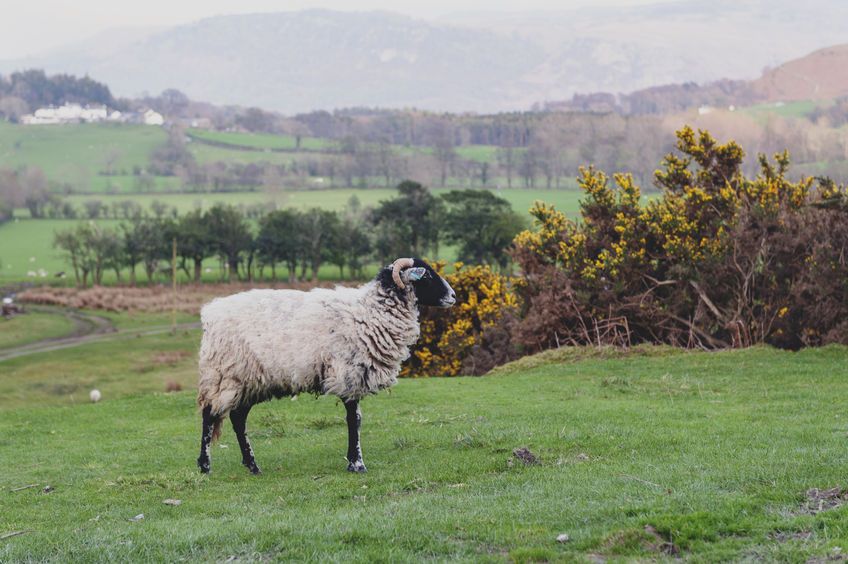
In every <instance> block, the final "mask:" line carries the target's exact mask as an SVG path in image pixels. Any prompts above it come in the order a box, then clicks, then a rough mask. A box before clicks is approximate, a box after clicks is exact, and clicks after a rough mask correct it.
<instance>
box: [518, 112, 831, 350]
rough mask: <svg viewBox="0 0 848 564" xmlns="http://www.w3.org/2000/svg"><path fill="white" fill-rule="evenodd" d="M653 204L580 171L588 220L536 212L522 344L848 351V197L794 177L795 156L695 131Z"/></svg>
mask: <svg viewBox="0 0 848 564" xmlns="http://www.w3.org/2000/svg"><path fill="white" fill-rule="evenodd" d="M677 139H678V141H677V149H678V151H679V154H670V155H668V156H667V157H666V158H665V159H664V161H663V163H662V166H663V168H662V170H659V171H657V172H656V174H655V179H656V184H657V186H658V187H659V188H660V189H661V190H662V192H661V195H660V197H658V198H655V199H652V200H651V201H649V202H647V203H645V202H644V201H643V198H642V196H641V193H640V190H639V187H638V186H636V185H635V184H634V182H633V178H632V177H631V176H630V175H626V174H616V175H614V177H613V184H612V185H611V184H610V181H609V178H608V177H607V176H606V175H605V174H604V173H603V172H600V171H597V170H595V169H594V168H591V167H589V168H584V169H581V176H580V178H579V183H580V186H581V188H582V189H583V191H584V192H585V194H586V198H585V199H584V200H583V202H582V203H581V220H582V221H580V222H573V221H571V220H569V219H567V218H566V217H565V216H564V215H563V214H562V213H561V212H558V211H557V210H555V209H554V208H553V207H550V206H546V205H544V204H542V203H537V204H536V205H535V207H534V208H533V209H532V210H531V215H532V216H533V217H534V219H535V223H534V226H533V228H532V229H530V230H527V231H524V232H522V233H520V234H519V235H518V236H517V237H516V238H515V242H514V243H515V245H514V246H515V248H514V250H513V256H514V258H515V260H516V261H517V263H518V264H519V265H520V266H521V268H522V269H523V272H524V277H525V283H524V284H523V285H522V287H521V290H520V291H521V294H522V297H523V302H524V308H523V311H522V314H523V315H522V319H521V320H520V322H518V323H516V324H515V325H514V328H513V331H512V334H513V338H514V341H515V342H516V343H517V344H518V345H520V346H523V347H525V348H527V349H529V350H541V349H545V348H551V347H555V346H559V345H561V344H587V343H594V344H603V343H613V344H632V343H637V342H660V343H669V344H673V345H678V346H700V347H709V348H713V347H725V346H747V345H750V344H754V343H770V344H774V345H778V346H782V347H789V348H797V347H801V346H807V345H818V344H824V343H829V342H842V343H845V342H848V321H846V319H848V194H846V191H845V189H844V188H839V187H837V186H835V185H834V184H833V183H832V182H830V181H829V180H826V179H811V178H804V179H801V180H799V181H797V182H793V181H791V180H790V179H789V178H788V177H787V171H788V166H789V156H788V154H786V153H782V154H778V155H775V157H774V161H773V162H770V161H769V160H768V159H767V158H766V157H764V156H762V155H760V156H759V167H760V171H759V173H758V175H757V176H756V177H755V178H753V179H748V178H746V177H745V176H744V175H743V174H742V171H741V167H742V161H743V158H744V152H743V150H742V149H741V148H740V147H739V146H738V145H737V144H736V143H734V142H732V141H731V142H728V143H726V144H720V143H718V142H716V141H715V139H713V138H712V137H711V136H710V134H709V133H707V132H705V131H699V132H698V133H697V134H696V133H695V132H694V131H693V130H692V129H690V128H688V127H687V128H684V129H682V130H681V131H679V132H678V133H677Z"/></svg>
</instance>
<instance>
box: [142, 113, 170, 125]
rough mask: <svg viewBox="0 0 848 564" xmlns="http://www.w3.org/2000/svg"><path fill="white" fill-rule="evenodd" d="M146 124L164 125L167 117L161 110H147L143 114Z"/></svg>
mask: <svg viewBox="0 0 848 564" xmlns="http://www.w3.org/2000/svg"><path fill="white" fill-rule="evenodd" d="M143 119H144V124H145V125H162V124H164V123H165V118H164V117H163V116H162V114H160V113H159V112H156V111H153V110H147V111H146V112H144V115H143Z"/></svg>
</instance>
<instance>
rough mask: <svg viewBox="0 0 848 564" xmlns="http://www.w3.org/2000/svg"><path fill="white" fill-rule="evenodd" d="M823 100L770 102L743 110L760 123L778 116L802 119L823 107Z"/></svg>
mask: <svg viewBox="0 0 848 564" xmlns="http://www.w3.org/2000/svg"><path fill="white" fill-rule="evenodd" d="M823 103H825V101H822V100H798V101H794V102H769V103H766V104H755V105H753V106H748V107H746V108H742V111H744V112H746V113H748V114H750V115H751V116H752V117H754V118H756V119H757V120H759V121H765V120H766V119H767V118H768V116H770V115H776V116H780V117H784V118H802V117H805V116H807V115H808V114H810V113H812V112H813V110H815V109H816V107H818V106H820V105H822V104H823Z"/></svg>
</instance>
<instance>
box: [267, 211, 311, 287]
mask: <svg viewBox="0 0 848 564" xmlns="http://www.w3.org/2000/svg"><path fill="white" fill-rule="evenodd" d="M301 215H302V214H301V213H300V212H298V211H297V210H293V209H284V210H275V211H272V212H271V213H268V214H266V215H265V216H263V217H262V218H261V219H260V220H259V235H258V236H257V237H256V245H257V251H258V253H259V259H260V260H261V261H262V262H263V263H264V264H266V265H271V276H272V277H273V278H274V280H276V279H277V271H276V264H277V263H278V262H282V263H284V264H285V265H286V266H287V267H288V275H289V276H288V279H289V282H294V281H295V277H296V273H297V262H298V259H299V258H300V254H301V244H300V225H301Z"/></svg>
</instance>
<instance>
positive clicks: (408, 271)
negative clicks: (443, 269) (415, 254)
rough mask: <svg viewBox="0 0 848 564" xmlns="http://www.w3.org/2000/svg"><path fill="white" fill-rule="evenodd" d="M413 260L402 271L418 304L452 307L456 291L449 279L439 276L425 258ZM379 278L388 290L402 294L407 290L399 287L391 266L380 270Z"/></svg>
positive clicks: (404, 279) (402, 275) (402, 276)
mask: <svg viewBox="0 0 848 564" xmlns="http://www.w3.org/2000/svg"><path fill="white" fill-rule="evenodd" d="M412 260H413V265H412V266H411V267H408V268H405V269H404V270H403V271H402V273H401V278H402V279H403V281H404V283H405V284H406V285H407V287H409V286H412V290H413V291H414V292H415V298H416V300H417V301H418V304H419V305H426V306H433V307H451V306H452V305H453V304H455V303H456V292H454V291H453V288H451V287H450V284H448V282H447V280H445V279H444V278H442V277H441V276H439V275H438V274H437V273H436V271H435V270H433V267H431V266H430V265H429V264H427V263H426V262H424V261H423V260H421V259H419V258H416V259H412ZM377 280H378V281H379V282H380V284H382V286H383V287H384V288H386V289H387V290H388V289H392V290H394V291H396V292H398V294H399V295H400V296H403V295H405V290H402V289H401V288H399V287H398V286H397V285H396V284H395V282H394V280H393V279H392V267H391V266H387V267H386V268H384V269H383V270H382V271H380V274H378V275H377Z"/></svg>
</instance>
